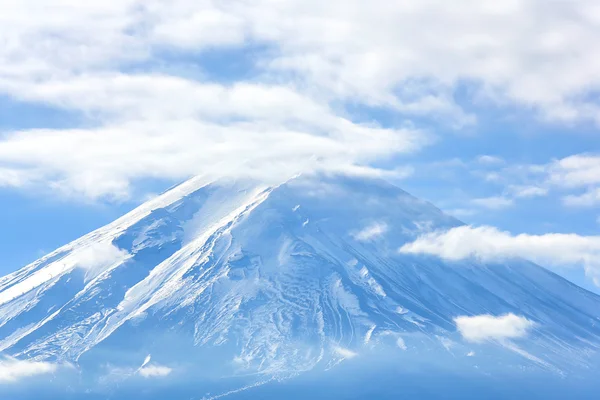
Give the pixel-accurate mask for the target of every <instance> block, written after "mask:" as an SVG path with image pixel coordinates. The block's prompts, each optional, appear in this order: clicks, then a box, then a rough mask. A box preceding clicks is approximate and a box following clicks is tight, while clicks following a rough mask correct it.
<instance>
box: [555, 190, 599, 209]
mask: <svg viewBox="0 0 600 400" xmlns="http://www.w3.org/2000/svg"><path fill="white" fill-rule="evenodd" d="M563 203H564V204H565V205H567V206H571V207H593V206H596V205H599V204H600V187H598V188H595V189H590V190H588V191H587V192H585V193H583V194H581V195H568V196H565V197H563Z"/></svg>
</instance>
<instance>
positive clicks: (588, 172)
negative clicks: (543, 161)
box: [545, 154, 600, 188]
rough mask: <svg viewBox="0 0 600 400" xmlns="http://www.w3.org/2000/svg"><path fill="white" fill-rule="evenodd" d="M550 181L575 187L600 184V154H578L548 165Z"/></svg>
mask: <svg viewBox="0 0 600 400" xmlns="http://www.w3.org/2000/svg"><path fill="white" fill-rule="evenodd" d="M545 170H546V171H547V173H548V181H549V182H550V183H551V184H553V185H557V186H560V187H566V188H575V187H585V186H590V185H593V184H600V156H597V155H591V154H576V155H572V156H569V157H566V158H563V159H560V160H557V161H555V162H553V163H551V164H549V165H547V166H545Z"/></svg>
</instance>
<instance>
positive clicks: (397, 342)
mask: <svg viewBox="0 0 600 400" xmlns="http://www.w3.org/2000/svg"><path fill="white" fill-rule="evenodd" d="M396 344H397V345H398V347H400V348H401V349H402V350H406V349H407V347H406V343H405V342H404V339H402V338H401V337H399V338H398V339H396Z"/></svg>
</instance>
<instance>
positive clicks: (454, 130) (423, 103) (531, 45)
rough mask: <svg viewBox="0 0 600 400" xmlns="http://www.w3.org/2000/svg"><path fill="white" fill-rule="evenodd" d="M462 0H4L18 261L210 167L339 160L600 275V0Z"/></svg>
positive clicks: (324, 167)
mask: <svg viewBox="0 0 600 400" xmlns="http://www.w3.org/2000/svg"><path fill="white" fill-rule="evenodd" d="M461 2H462V3H464V4H460V3H461ZM461 2H458V3H456V2H453V3H452V5H450V4H449V3H448V2H445V1H441V0H440V1H430V2H419V3H417V2H397V3H395V2H391V3H390V2H388V1H383V0H382V1H379V0H377V1H375V2H369V3H368V4H367V3H364V2H347V1H337V0H335V1H331V2H328V4H327V5H323V4H322V3H321V2H313V1H296V0H284V1H280V2H277V3H273V2H270V1H267V0H264V1H263V0H260V1H257V2H254V4H253V6H252V7H251V8H249V7H248V5H247V4H245V3H244V2H237V1H233V2H231V3H228V4H224V3H223V2H211V1H205V2H200V3H199V2H196V1H190V0H177V1H173V2H172V4H169V5H168V6H165V5H164V4H162V3H161V2H154V1H146V2H141V1H136V0H127V1H114V0H109V1H106V2H103V3H102V4H94V5H85V6H82V5H80V4H79V3H77V2H73V4H70V2H69V1H66V2H65V1H62V2H44V3H43V4H41V3H40V4H39V5H37V6H36V7H34V8H32V7H31V4H34V3H36V2H35V1H32V2H31V4H29V3H28V2H14V3H13V2H10V3H7V4H6V5H2V6H1V7H2V10H1V12H0V38H3V39H4V43H5V44H6V45H5V46H3V49H2V50H0V221H1V226H2V228H1V229H0V252H1V253H2V254H3V255H4V257H3V263H2V264H0V274H4V273H8V272H11V271H13V270H15V269H17V268H19V267H21V266H23V265H24V264H26V263H28V262H31V261H33V260H35V259H36V258H38V257H39V256H40V255H42V254H44V253H45V252H48V251H51V250H53V249H54V248H56V247H58V246H60V245H62V244H65V243H67V242H68V241H70V240H72V239H75V238H77V237H79V236H81V235H82V234H84V233H87V232H89V231H90V230H93V229H94V228H97V227H99V226H101V225H103V224H105V223H107V222H110V221H112V220H113V219H115V218H116V217H118V216H119V215H121V214H123V213H124V212H126V211H127V210H130V209H131V208H133V207H135V206H136V205H137V204H140V203H141V202H143V201H144V200H145V199H146V198H148V196H151V195H152V194H153V193H156V192H160V191H162V190H164V189H165V188H167V187H169V186H171V185H172V184H173V183H176V182H180V181H182V180H184V179H186V178H187V177H189V176H192V175H195V174H209V175H214V176H223V175H224V176H234V177H251V178H255V179H262V180H266V181H270V182H278V181H280V180H281V179H285V178H287V177H289V176H291V175H293V174H295V173H297V172H300V171H302V172H306V173H310V172H320V171H333V172H343V173H354V174H356V173H358V174H365V175H374V176H381V177H384V178H385V179H389V180H391V181H393V182H395V183H397V184H398V185H400V186H401V187H403V188H404V189H406V190H407V191H409V192H411V193H413V194H414V195H416V196H418V197H421V198H424V199H427V200H429V201H431V202H433V203H434V204H436V205H437V206H438V207H440V208H442V209H444V210H446V211H448V212H449V213H451V214H453V215H455V216H457V217H458V218H459V219H461V220H463V221H465V222H466V223H468V224H470V225H472V227H473V229H477V227H481V226H487V227H489V228H490V229H488V230H485V231H475V232H478V234H480V235H483V236H484V237H485V238H487V239H489V241H492V242H493V241H494V240H497V241H498V243H502V244H501V245H498V246H497V248H495V249H494V251H493V252H494V254H496V253H498V254H496V255H510V256H523V257H527V258H531V259H533V260H534V261H538V262H540V263H542V264H544V265H547V266H548V267H550V268H552V269H553V270H555V271H557V272H559V273H561V274H563V275H564V276H566V277H568V278H569V279H572V280H573V281H575V282H577V283H578V284H580V285H582V286H584V287H586V288H588V289H590V290H596V291H598V288H597V287H596V286H595V284H594V278H597V277H599V276H600V261H596V260H597V259H600V239H599V238H598V236H597V232H598V227H599V226H600V224H599V220H598V218H599V216H600V136H599V124H600V102H599V101H598V96H597V94H598V90H599V89H600V72H599V71H600V56H599V55H598V54H600V52H598V51H597V50H600V49H598V43H600V40H598V39H599V38H598V28H599V26H600V8H599V7H598V5H597V2H595V1H592V0H579V1H574V2H568V3H564V4H562V3H561V4H558V3H557V4H553V5H552V6H548V5H547V2H545V1H541V0H531V1H528V2H520V1H507V2H502V4H499V3H498V2H495V1H480V2H476V3H473V2H471V1H467V0H464V1H461ZM25 3H27V4H25ZM32 10H34V11H32ZM456 10H463V11H462V12H455V11H456ZM505 231H506V233H505ZM520 234H525V235H529V236H523V235H521V236H519V235H520ZM557 234H558V236H557ZM566 234H568V235H566ZM485 235H488V236H485ZM498 235H500V236H498ZM561 235H562V236H561ZM445 238H446V237H445V236H439V237H437V238H436V240H441V241H443V240H445ZM430 239H431V238H430ZM557 241H558V242H557ZM486 243H488V242H486ZM486 243H469V245H468V246H467V247H461V248H460V249H452V250H453V251H455V252H456V253H460V252H461V251H462V250H465V252H466V253H465V254H471V255H477V256H484V257H487V256H489V254H488V252H489V250H487V249H488V247H486ZM532 243H533V244H532ZM557 243H558V244H557ZM425 244H426V243H425ZM444 244H447V243H446V242H444ZM465 246H466V245H465ZM478 246H479V247H478ZM442 247H443V246H442ZM423 248H424V249H426V248H428V247H427V246H424V247H423ZM427 251H433V250H427ZM557 252H559V253H557Z"/></svg>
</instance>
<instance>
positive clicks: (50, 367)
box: [0, 358, 57, 384]
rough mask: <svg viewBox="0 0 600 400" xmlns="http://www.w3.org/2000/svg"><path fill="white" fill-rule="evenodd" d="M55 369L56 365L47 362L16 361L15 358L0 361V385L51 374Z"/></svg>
mask: <svg viewBox="0 0 600 400" xmlns="http://www.w3.org/2000/svg"><path fill="white" fill-rule="evenodd" d="M56 369H57V365H56V364H51V363H48V362H42V361H30V360H17V359H16V358H4V359H0V384H2V383H14V382H16V381H19V380H21V379H23V378H28V377H31V376H36V375H46V374H51V373H53V372H55V371H56Z"/></svg>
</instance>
